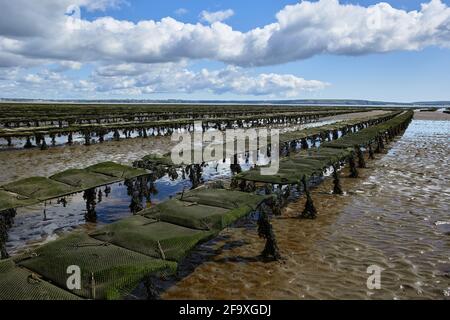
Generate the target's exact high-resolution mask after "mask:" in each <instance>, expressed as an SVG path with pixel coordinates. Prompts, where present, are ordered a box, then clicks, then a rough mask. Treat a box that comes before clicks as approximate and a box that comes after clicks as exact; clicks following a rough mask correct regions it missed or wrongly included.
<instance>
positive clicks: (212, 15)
mask: <svg viewBox="0 0 450 320" xmlns="http://www.w3.org/2000/svg"><path fill="white" fill-rule="evenodd" d="M233 15H234V11H233V10H231V9H227V10H221V11H214V12H209V11H206V10H203V11H202V12H201V13H200V19H201V20H202V21H205V22H208V23H215V22H222V21H225V20H227V19H228V18H230V17H232V16H233Z"/></svg>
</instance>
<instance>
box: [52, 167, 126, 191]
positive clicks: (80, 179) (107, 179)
mask: <svg viewBox="0 0 450 320" xmlns="http://www.w3.org/2000/svg"><path fill="white" fill-rule="evenodd" d="M50 179H52V180H55V181H59V182H62V183H65V184H68V185H71V186H73V187H78V188H81V189H83V190H85V189H90V188H95V187H98V186H102V185H105V184H110V183H113V182H117V181H120V180H119V179H118V178H116V177H111V176H108V175H104V174H100V173H95V172H89V171H87V170H80V169H69V170H66V171H63V172H60V173H57V174H55V175H53V176H51V177H50Z"/></svg>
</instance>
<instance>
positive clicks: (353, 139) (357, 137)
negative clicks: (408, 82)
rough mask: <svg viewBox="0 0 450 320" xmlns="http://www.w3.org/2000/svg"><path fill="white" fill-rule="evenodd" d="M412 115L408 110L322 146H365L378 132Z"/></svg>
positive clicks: (384, 130)
mask: <svg viewBox="0 0 450 320" xmlns="http://www.w3.org/2000/svg"><path fill="white" fill-rule="evenodd" d="M412 116H413V112H412V111H408V112H405V113H402V114H400V115H397V116H396V117H394V118H392V119H390V120H388V121H386V122H383V123H381V124H378V125H376V126H373V127H369V128H366V129H363V130H361V131H358V132H357V133H354V134H349V135H346V136H344V137H342V138H341V139H338V140H335V141H330V142H326V143H324V144H323V145H322V146H323V147H327V148H351V147H354V146H366V145H368V144H369V143H372V142H374V141H375V138H376V137H377V136H378V135H379V134H380V133H384V132H386V131H387V130H389V129H391V128H393V127H396V126H399V125H401V124H403V123H405V122H406V121H409V120H410V119H411V118H412Z"/></svg>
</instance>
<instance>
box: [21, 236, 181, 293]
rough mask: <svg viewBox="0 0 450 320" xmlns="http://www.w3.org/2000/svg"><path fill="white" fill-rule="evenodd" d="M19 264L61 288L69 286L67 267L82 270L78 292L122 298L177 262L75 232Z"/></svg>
mask: <svg viewBox="0 0 450 320" xmlns="http://www.w3.org/2000/svg"><path fill="white" fill-rule="evenodd" d="M17 264H19V265H21V266H23V267H26V268H28V269H29V270H32V271H34V272H36V273H38V274H40V275H42V276H43V277H44V278H45V279H49V280H50V281H52V282H53V283H55V284H57V285H58V286H60V287H61V288H66V287H67V286H66V283H67V279H68V277H69V275H68V274H67V268H68V267H69V266H72V265H75V266H78V267H80V270H81V290H72V292H73V293H74V294H76V295H78V296H81V297H84V298H90V299H94V298H95V299H119V298H121V297H123V296H125V295H126V294H128V293H130V292H131V291H132V290H133V289H134V288H135V287H136V286H137V285H138V284H139V282H140V281H141V280H142V279H143V278H145V277H146V276H148V275H150V274H153V275H155V274H156V275H158V274H163V275H168V274H173V273H174V272H175V271H176V268H177V264H176V263H175V262H169V261H164V260H160V259H154V258H150V257H148V256H145V255H142V254H140V253H137V252H133V251H130V250H127V249H123V248H120V247H117V246H115V245H112V244H108V243H105V242H102V241H99V240H96V239H93V238H90V237H89V236H88V235H86V234H84V233H81V234H72V235H69V236H67V237H64V238H61V239H59V240H56V241H54V242H50V243H48V244H46V245H43V246H41V247H39V248H38V249H36V250H35V251H34V252H33V254H32V255H27V256H23V257H19V258H18V260H17Z"/></svg>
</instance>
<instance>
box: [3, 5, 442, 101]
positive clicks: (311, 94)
mask: <svg viewBox="0 0 450 320" xmlns="http://www.w3.org/2000/svg"><path fill="white" fill-rule="evenodd" d="M449 1H450V0H449ZM449 1H447V0H445V1H444V0H422V1H417V0H391V1H385V2H380V1H376V0H359V1H353V0H340V1H338V0H315V1H312V0H311V1H295V0H292V1H288V0H258V1H256V0H246V1H242V0H239V1H238V0H228V1H225V0H223V1H217V0H202V1H195V0H165V1H148V0H146V1H145V0H39V1H35V0H15V1H10V0H0V8H2V9H1V10H0V98H34V99H190V100H211V99H213V100H266V99H367V100H380V101H392V102H412V101H426V100H450V3H449Z"/></svg>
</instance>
